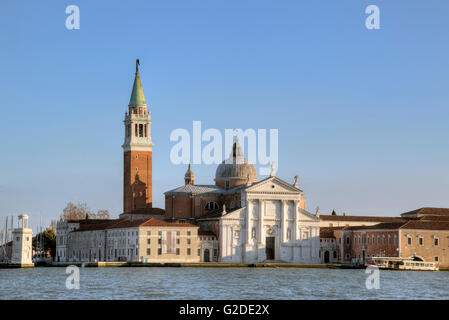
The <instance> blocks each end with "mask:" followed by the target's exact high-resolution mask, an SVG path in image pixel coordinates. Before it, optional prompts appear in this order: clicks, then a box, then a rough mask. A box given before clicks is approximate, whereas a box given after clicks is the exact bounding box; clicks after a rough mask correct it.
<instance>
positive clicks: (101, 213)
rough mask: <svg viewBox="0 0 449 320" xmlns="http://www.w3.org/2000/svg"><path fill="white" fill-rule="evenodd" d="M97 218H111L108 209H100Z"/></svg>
mask: <svg viewBox="0 0 449 320" xmlns="http://www.w3.org/2000/svg"><path fill="white" fill-rule="evenodd" d="M96 217H97V219H105V220H106V219H109V218H110V217H111V216H110V215H109V211H108V210H98V211H97V214H96Z"/></svg>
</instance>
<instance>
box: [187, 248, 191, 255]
mask: <svg viewBox="0 0 449 320" xmlns="http://www.w3.org/2000/svg"><path fill="white" fill-rule="evenodd" d="M187 255H188V256H190V248H187Z"/></svg>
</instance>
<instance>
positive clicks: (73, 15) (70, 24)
mask: <svg viewBox="0 0 449 320" xmlns="http://www.w3.org/2000/svg"><path fill="white" fill-rule="evenodd" d="M65 13H66V14H68V15H69V16H68V17H67V18H66V19H65V27H66V28H67V29H69V30H73V29H76V30H79V28H80V8H79V7H78V6H76V5H73V4H72V5H70V6H67V8H65Z"/></svg>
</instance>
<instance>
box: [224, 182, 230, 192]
mask: <svg viewBox="0 0 449 320" xmlns="http://www.w3.org/2000/svg"><path fill="white" fill-rule="evenodd" d="M225 187H226V190H227V189H229V181H226V182H225Z"/></svg>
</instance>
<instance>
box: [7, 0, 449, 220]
mask: <svg viewBox="0 0 449 320" xmlns="http://www.w3.org/2000/svg"><path fill="white" fill-rule="evenodd" d="M69 5H77V6H78V7H79V9H80V29H79V30H68V29H67V28H66V25H65V21H66V18H67V17H68V14H66V12H65V11H66V7H67V6H69ZM368 5H377V6H378V7H379V9H380V29H378V30H375V29H372V30H369V29H367V28H366V27H365V19H366V18H367V17H368V14H366V13H365V9H366V7H367V6H368ZM448 14H449V2H448V1H446V0H432V1H430V2H429V1H410V0H407V1H406V0H395V1H384V0H370V1H363V0H360V1H352V0H341V1H333V0H321V1H316V0H306V1H298V0H294V1H289V0H283V1H265V0H258V1H253V0H245V1H242V0H226V1H224V0H223V1H218V0H214V1H205V0H189V1H184V0H182V1H181V0H172V1H131V0H130V1H116V2H113V1H87V0H71V1H61V0H58V1H8V2H7V1H3V2H2V3H1V4H0V108H1V117H0V130H1V131H0V145H1V154H0V225H2V224H3V223H4V222H3V221H4V220H5V217H6V216H11V215H14V216H17V215H19V214H20V213H27V214H28V215H29V216H30V220H31V224H32V226H36V225H37V223H38V222H39V216H40V215H42V216H43V218H44V223H46V224H48V223H50V220H51V219H56V218H57V217H59V215H60V214H61V212H62V209H63V208H64V207H65V205H66V204H67V203H68V202H85V203H86V204H87V205H88V206H89V207H90V208H92V209H93V210H98V209H107V210H109V211H110V212H111V216H112V217H117V216H118V215H119V214H120V213H121V212H122V193H123V189H122V188H123V154H122V152H123V150H122V148H121V145H122V143H123V139H124V128H123V122H122V121H123V119H124V113H125V112H126V111H127V104H128V101H129V98H130V94H131V88H132V83H133V78H134V69H135V59H136V58H139V59H140V63H141V68H140V74H141V79H142V85H143V89H144V92H145V96H146V100H147V103H148V104H149V109H150V111H151V114H152V139H153V142H154V144H155V146H154V148H153V203H154V206H156V207H164V200H163V199H164V196H163V192H165V191H168V190H170V189H173V188H175V187H177V186H179V185H182V184H183V183H184V181H183V177H184V173H185V171H186V166H185V165H174V164H173V163H172V162H171V161H170V150H171V148H172V147H173V146H174V144H175V143H173V142H171V141H170V133H171V132H172V131H173V130H175V129H178V128H183V129H186V130H188V131H192V124H193V121H195V120H197V121H201V122H202V127H203V130H205V129H208V128H216V129H219V130H221V131H222V130H224V129H227V128H231V129H233V128H242V129H244V130H245V129H248V128H254V129H256V130H257V129H267V130H269V129H278V131H279V160H278V163H277V165H278V171H277V173H276V175H277V176H278V177H280V178H281V179H283V180H285V181H288V182H291V183H293V180H294V176H296V175H298V176H299V184H300V188H301V189H302V190H303V191H304V193H305V195H306V197H307V202H306V207H307V210H309V211H311V212H315V208H316V207H317V206H319V207H320V212H321V213H322V214H325V213H330V212H331V211H332V210H335V211H336V212H337V214H342V213H343V212H345V213H346V215H377V216H398V215H399V214H400V213H402V212H406V211H409V210H413V209H416V208H420V207H424V206H433V207H449V203H448V202H449V201H448V200H449V170H448V163H449V121H448V120H449V82H448V75H449V60H448V57H449V41H448V34H449V24H448V22H447V19H448V18H447V17H448ZM256 167H257V168H259V166H258V165H256ZM192 169H193V171H194V173H195V180H196V182H197V183H200V184H213V183H214V182H213V178H214V176H215V169H216V165H193V166H192ZM263 178H265V177H264V176H259V179H263Z"/></svg>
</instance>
